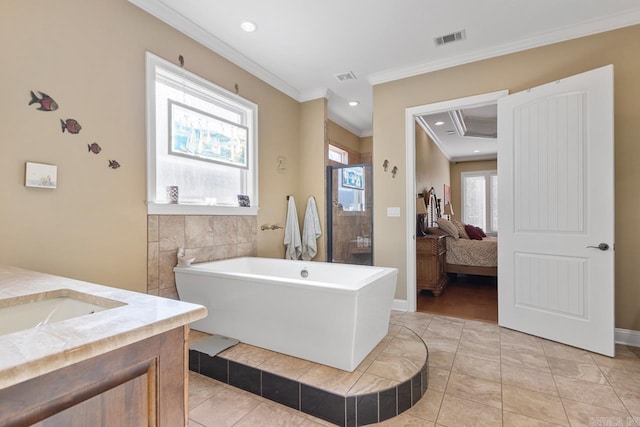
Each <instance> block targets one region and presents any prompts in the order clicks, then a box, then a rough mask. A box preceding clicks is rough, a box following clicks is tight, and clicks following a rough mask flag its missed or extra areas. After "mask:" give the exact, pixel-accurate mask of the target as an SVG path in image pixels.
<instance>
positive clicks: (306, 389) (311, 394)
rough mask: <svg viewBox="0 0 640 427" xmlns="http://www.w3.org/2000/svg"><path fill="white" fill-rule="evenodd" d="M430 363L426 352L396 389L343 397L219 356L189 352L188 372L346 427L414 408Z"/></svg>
mask: <svg viewBox="0 0 640 427" xmlns="http://www.w3.org/2000/svg"><path fill="white" fill-rule="evenodd" d="M423 344H424V342H423ZM425 348H427V346H426V345H425ZM428 362H429V350H428V349H427V357H426V360H425V362H424V365H423V366H422V367H421V368H420V370H419V371H418V372H417V373H416V374H415V375H414V376H413V377H411V378H409V379H407V380H406V381H404V382H402V383H400V384H398V385H397V386H395V387H390V388H388V389H385V390H381V391H377V392H373V393H365V394H360V395H349V396H342V395H338V394H336V393H332V392H330V391H327V390H322V389H319V388H317V387H313V386H310V385H307V384H304V383H301V382H299V381H295V380H291V379H289V378H285V377H282V376H280V375H276V374H273V373H270V372H267V371H263V370H260V369H258V368H254V367H251V366H246V365H243V364H241V363H238V362H234V361H232V360H227V359H225V358H223V357H220V356H209V355H207V354H205V353H201V352H199V351H197V350H189V369H190V370H191V371H193V372H196V373H199V374H202V375H205V376H207V377H210V378H213V379H216V380H218V381H221V382H224V383H226V384H229V385H232V386H234V387H237V388H240V389H242V390H246V391H248V392H251V393H253V394H256V395H258V396H262V397H264V398H265V399H269V400H272V401H274V402H277V403H280V404H282V405H285V406H288V407H290V408H293V409H296V410H298V411H301V412H304V413H306V414H309V415H313V416H314V417H318V418H321V419H323V420H325V421H329V422H331V423H334V424H336V425H339V426H344V427H355V426H361V425H365V424H372V423H377V422H381V421H384V420H388V419H389V418H393V417H395V416H397V415H399V414H401V413H402V412H404V411H406V410H407V409H409V408H411V407H412V406H413V405H415V404H416V403H417V402H418V401H419V400H420V398H421V397H422V396H423V395H424V393H425V392H426V391H427V388H428V372H429V371H428Z"/></svg>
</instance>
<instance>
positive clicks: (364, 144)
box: [360, 136, 373, 154]
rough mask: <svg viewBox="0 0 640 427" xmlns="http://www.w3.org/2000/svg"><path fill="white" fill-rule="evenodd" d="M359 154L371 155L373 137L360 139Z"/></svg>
mask: <svg viewBox="0 0 640 427" xmlns="http://www.w3.org/2000/svg"><path fill="white" fill-rule="evenodd" d="M360 153H361V154H364V153H369V154H371V153H373V137H372V136H365V137H362V138H360Z"/></svg>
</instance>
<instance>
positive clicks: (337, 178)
mask: <svg viewBox="0 0 640 427" xmlns="http://www.w3.org/2000/svg"><path fill="white" fill-rule="evenodd" d="M326 176H327V210H328V212H327V230H328V234H327V242H328V244H327V260H329V262H336V263H341V264H360V265H373V176H372V168H371V163H362V164H358V165H348V166H347V165H345V166H327V174H326Z"/></svg>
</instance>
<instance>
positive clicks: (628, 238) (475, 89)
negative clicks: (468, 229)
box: [373, 26, 640, 330]
mask: <svg viewBox="0 0 640 427" xmlns="http://www.w3.org/2000/svg"><path fill="white" fill-rule="evenodd" d="M638 52H640V26H633V27H629V28H624V29H620V30H616V31H611V32H607V33H602V34H596V35H593V36H590V37H584V38H580V39H576V40H571V41H567V42H563V43H558V44H554V45H550V46H545V47H541V48H537V49H532V50H528V51H524V52H519V53H514V54H510V55H505V56H501V57H497V58H493V59H488V60H484V61H479V62H474V63H471V64H466V65H462V66H459V67H454V68H450V69H447V70H441V71H436V72H432V73H427V74H423V75H420V76H415V77H411V78H407V79H403V80H398V81H394V82H390V83H385V84H380V85H377V86H375V87H374V91H373V95H374V111H375V115H374V124H373V130H374V132H373V133H374V135H375V138H376V143H375V144H374V156H375V158H377V159H384V158H389V160H390V161H391V163H392V164H398V165H399V168H400V170H401V171H403V170H404V168H405V160H404V159H405V148H404V141H405V130H404V118H405V109H406V108H408V107H413V106H416V105H423V104H429V103H432V102H437V101H443V100H447V99H455V98H460V97H464V96H469V95H475V94H481V93H486V92H491V91H496V90H500V89H508V90H509V91H510V92H511V93H513V92H518V91H522V90H525V89H527V88H529V87H532V86H536V85H540V84H544V83H547V82H550V81H554V80H557V79H559V78H562V77H566V76H570V75H573V74H577V73H580V72H583V71H587V70H591V69H594V68H597V67H600V66H604V65H607V64H614V73H615V77H614V79H615V80H614V85H615V106H614V108H615V162H616V172H615V177H616V180H615V185H616V190H615V191H616V194H615V196H616V197H615V198H616V206H615V208H616V217H615V222H616V327H618V328H628V329H636V330H638V329H640V305H639V304H638V301H640V285H638V280H637V278H638V277H640V263H638V261H637V258H638V256H637V245H638V241H640V230H639V229H638V227H637V226H636V222H637V215H638V214H637V213H638V212H639V211H640V198H638V197H635V193H636V189H637V185H638V183H639V182H640V168H638V167H637V159H638V157H639V156H640V144H638V143H637V138H638V135H639V134H640V108H639V107H638V95H639V94H640V78H638V76H640V55H638ZM470 76H473V78H470ZM374 174H375V177H374V182H375V185H374V191H375V194H374V200H375V203H376V207H375V218H376V220H375V235H376V246H375V248H374V249H375V259H376V263H377V264H380V265H389V266H393V267H397V268H399V269H400V275H399V281H398V290H397V292H396V296H397V297H398V298H405V297H406V295H405V293H406V292H405V289H406V279H405V277H406V276H405V268H406V267H405V266H406V254H405V253H404V252H405V249H404V247H405V241H406V238H407V236H406V233H405V231H404V230H405V224H404V222H405V219H404V216H403V217H402V218H388V217H386V207H387V206H401V207H404V206H405V191H404V179H400V180H398V179H395V180H392V179H390V177H389V174H385V173H383V172H382V171H381V169H380V168H374Z"/></svg>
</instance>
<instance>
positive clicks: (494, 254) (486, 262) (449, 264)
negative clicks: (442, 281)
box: [445, 235, 498, 276]
mask: <svg viewBox="0 0 640 427" xmlns="http://www.w3.org/2000/svg"><path fill="white" fill-rule="evenodd" d="M446 240H447V254H446V257H445V259H446V263H445V271H446V272H447V273H461V274H477V275H480V276H497V275H498V238H497V237H483V238H482V240H471V239H464V238H458V239H455V238H453V237H451V236H450V235H449V236H448V237H447V239H446Z"/></svg>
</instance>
